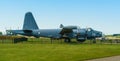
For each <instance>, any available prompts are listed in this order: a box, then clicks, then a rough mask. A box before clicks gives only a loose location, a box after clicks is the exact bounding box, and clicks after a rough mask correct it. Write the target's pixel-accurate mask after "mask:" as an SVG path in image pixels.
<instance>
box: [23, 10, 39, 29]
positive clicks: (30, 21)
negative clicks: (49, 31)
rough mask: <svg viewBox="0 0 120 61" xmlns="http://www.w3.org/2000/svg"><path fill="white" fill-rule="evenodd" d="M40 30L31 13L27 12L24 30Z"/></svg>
mask: <svg viewBox="0 0 120 61" xmlns="http://www.w3.org/2000/svg"><path fill="white" fill-rule="evenodd" d="M35 29H39V28H38V26H37V24H36V22H35V19H34V17H33V15H32V13H31V12H27V13H26V14H25V18H24V24H23V30H35Z"/></svg>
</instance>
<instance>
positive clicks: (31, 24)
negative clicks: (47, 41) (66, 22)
mask: <svg viewBox="0 0 120 61" xmlns="http://www.w3.org/2000/svg"><path fill="white" fill-rule="evenodd" d="M10 32H11V33H13V34H20V35H25V36H34V37H37V38H38V37H48V38H57V39H61V38H63V39H64V41H65V42H70V41H71V39H72V38H75V39H76V40H77V41H79V42H84V41H85V40H87V39H95V38H98V37H102V32H100V31H96V30H93V29H92V28H82V29H81V28H79V27H78V26H63V25H62V24H61V25H60V29H39V28H38V26H37V24H36V22H35V19H34V17H33V15H32V13H31V12H27V13H26V14H25V18H24V24H23V29H22V30H10Z"/></svg>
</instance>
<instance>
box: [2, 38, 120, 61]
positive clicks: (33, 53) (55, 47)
mask: <svg viewBox="0 0 120 61" xmlns="http://www.w3.org/2000/svg"><path fill="white" fill-rule="evenodd" d="M34 41H35V40H32V41H29V42H23V43H17V44H0V61H84V60H88V59H94V58H101V57H106V56H114V55H120V44H112V45H111V44H79V43H63V42H62V43H60V42H56V43H53V44H51V43H50V42H47V41H45V42H47V43H45V42H39V43H38V41H37V42H34ZM42 41H44V40H42ZM32 42H33V43H32ZM42 43H43V44H42Z"/></svg>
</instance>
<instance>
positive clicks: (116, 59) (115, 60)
mask: <svg viewBox="0 0 120 61" xmlns="http://www.w3.org/2000/svg"><path fill="white" fill-rule="evenodd" d="M87 61H120V56H113V57H106V58H100V59H93V60H87Z"/></svg>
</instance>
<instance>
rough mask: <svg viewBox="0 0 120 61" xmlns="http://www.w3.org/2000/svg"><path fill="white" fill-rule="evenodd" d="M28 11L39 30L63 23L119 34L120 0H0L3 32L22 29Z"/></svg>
mask: <svg viewBox="0 0 120 61" xmlns="http://www.w3.org/2000/svg"><path fill="white" fill-rule="evenodd" d="M26 12H32V13H33V15H34V17H35V20H36V22H37V24H38V26H39V28H40V29H46V28H49V29H51V28H59V25H60V24H63V25H65V26H67V25H76V26H80V28H87V27H91V28H93V29H95V30H98V31H102V32H103V33H104V34H116V33H120V28H119V26H120V0H0V31H3V32H5V30H6V29H22V27H23V21H24V15H25V13H26Z"/></svg>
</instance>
